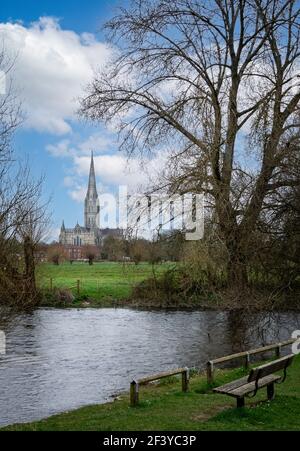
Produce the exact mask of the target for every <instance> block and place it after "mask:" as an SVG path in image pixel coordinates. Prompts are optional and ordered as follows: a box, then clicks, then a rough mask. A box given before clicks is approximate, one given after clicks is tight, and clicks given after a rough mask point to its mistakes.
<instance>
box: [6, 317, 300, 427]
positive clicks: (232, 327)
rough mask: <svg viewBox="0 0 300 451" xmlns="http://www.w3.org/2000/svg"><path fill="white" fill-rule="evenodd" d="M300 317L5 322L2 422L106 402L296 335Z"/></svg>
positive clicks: (24, 319) (115, 318) (18, 319)
mask: <svg viewBox="0 0 300 451" xmlns="http://www.w3.org/2000/svg"><path fill="white" fill-rule="evenodd" d="M299 323H300V314H295V313H289V312H287V313H280V314H272V315H271V314H266V313H264V314H256V315H250V316H249V315H247V316H246V317H245V316H243V315H241V314H238V313H229V312H213V311H205V312H203V311H193V312H185V311H169V312H167V311H140V310H133V309H122V308H116V309H113V308H107V309H78V310H77V309H38V310H36V311H35V312H33V313H31V314H24V315H20V316H18V317H17V318H15V319H14V321H13V323H12V324H9V323H8V324H3V325H0V329H2V330H4V332H5V334H6V354H5V355H0V424H1V425H6V424H11V423H16V422H27V421H32V420H35V419H40V418H44V417H47V416H49V415H52V414H54V413H57V412H62V411H65V410H70V409H74V408H77V407H79V406H83V405H87V404H95V403H103V402H105V401H109V400H112V399H113V397H114V396H115V395H116V394H117V393H119V392H122V391H124V390H128V389H129V382H130V381H131V380H132V379H133V378H135V377H138V376H144V375H149V374H153V373H155V372H159V371H162V370H167V369H170V368H173V367H177V366H180V367H181V366H188V367H197V368H203V367H204V365H205V362H206V361H207V360H208V359H209V358H214V357H218V356H223V355H226V354H230V353H232V352H235V351H239V350H242V349H248V348H251V347H254V346H261V345H265V344H268V343H272V342H276V341H279V340H283V339H288V338H290V337H291V333H292V332H293V331H294V330H296V329H299Z"/></svg>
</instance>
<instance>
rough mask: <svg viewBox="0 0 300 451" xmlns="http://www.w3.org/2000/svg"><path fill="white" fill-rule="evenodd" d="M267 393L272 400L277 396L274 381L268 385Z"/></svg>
mask: <svg viewBox="0 0 300 451" xmlns="http://www.w3.org/2000/svg"><path fill="white" fill-rule="evenodd" d="M267 394H268V400H269V401H272V399H274V396H275V390H274V382H273V383H272V384H269V385H267Z"/></svg>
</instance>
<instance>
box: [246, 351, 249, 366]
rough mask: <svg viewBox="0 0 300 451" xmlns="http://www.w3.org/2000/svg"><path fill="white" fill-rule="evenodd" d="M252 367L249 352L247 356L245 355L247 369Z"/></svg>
mask: <svg viewBox="0 0 300 451" xmlns="http://www.w3.org/2000/svg"><path fill="white" fill-rule="evenodd" d="M249 366H250V354H249V352H247V354H246V355H245V368H249Z"/></svg>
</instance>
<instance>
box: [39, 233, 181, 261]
mask: <svg viewBox="0 0 300 451" xmlns="http://www.w3.org/2000/svg"><path fill="white" fill-rule="evenodd" d="M183 249H184V236H183V234H182V233H181V232H174V233H170V234H168V235H165V236H162V237H160V238H159V239H157V240H155V241H149V240H146V239H144V238H135V239H126V238H120V237H118V238H116V237H114V236H107V237H106V238H105V239H104V240H103V243H102V244H101V246H89V245H87V246H82V247H81V248H80V252H81V259H85V260H87V261H88V262H89V264H93V262H94V261H95V260H109V261H120V262H121V261H132V262H134V263H135V264H139V263H140V262H142V261H146V262H149V263H153V264H154V263H160V262H162V261H178V260H180V259H181V258H182V256H183ZM35 254H36V259H37V260H44V259H47V260H48V261H51V262H52V263H53V264H55V265H59V264H60V263H61V262H64V261H69V262H70V263H73V261H74V259H73V258H72V257H70V254H69V251H68V250H67V249H66V248H65V247H64V246H62V245H60V244H58V243H52V244H50V245H47V244H40V245H39V246H38V247H37V249H36V252H35Z"/></svg>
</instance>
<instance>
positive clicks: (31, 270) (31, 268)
mask: <svg viewBox="0 0 300 451" xmlns="http://www.w3.org/2000/svg"><path fill="white" fill-rule="evenodd" d="M23 246H24V263H25V274H24V278H25V296H26V299H25V302H26V303H29V302H30V303H32V302H35V301H36V298H37V292H36V283H35V260H34V244H33V242H32V240H31V238H30V237H28V236H27V237H25V239H24V245H23Z"/></svg>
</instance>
